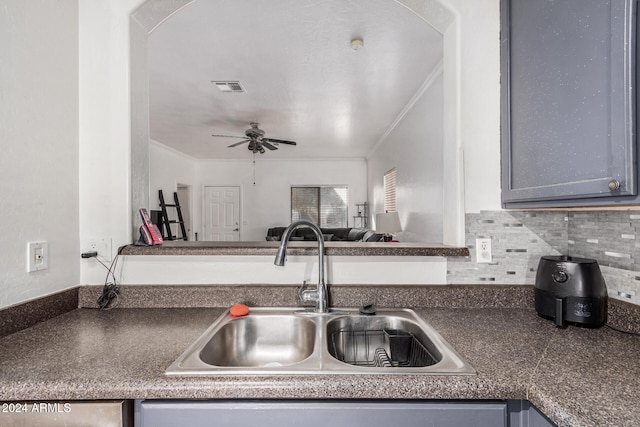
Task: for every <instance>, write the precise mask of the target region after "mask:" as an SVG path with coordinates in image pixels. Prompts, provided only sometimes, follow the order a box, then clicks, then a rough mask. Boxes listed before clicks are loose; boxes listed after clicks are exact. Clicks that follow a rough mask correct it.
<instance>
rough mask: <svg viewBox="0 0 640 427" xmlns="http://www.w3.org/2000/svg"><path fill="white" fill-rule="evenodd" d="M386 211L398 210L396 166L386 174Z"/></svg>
mask: <svg viewBox="0 0 640 427" xmlns="http://www.w3.org/2000/svg"><path fill="white" fill-rule="evenodd" d="M378 182H380V181H378ZM384 211H385V212H396V168H393V169H391V170H390V171H388V172H387V173H385V174H384Z"/></svg>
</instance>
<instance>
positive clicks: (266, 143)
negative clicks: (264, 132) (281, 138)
mask: <svg viewBox="0 0 640 427" xmlns="http://www.w3.org/2000/svg"><path fill="white" fill-rule="evenodd" d="M260 145H262V146H263V147H267V148H268V149H269V150H271V151H273V150H277V149H278V147H274V146H273V145H271V144H269V143H268V142H266V141H265V140H264V139H263V140H262V144H260Z"/></svg>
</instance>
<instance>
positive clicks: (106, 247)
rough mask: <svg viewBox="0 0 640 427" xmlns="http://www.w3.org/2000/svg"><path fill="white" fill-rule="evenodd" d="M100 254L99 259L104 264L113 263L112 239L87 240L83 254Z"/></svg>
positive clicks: (96, 238) (95, 238)
mask: <svg viewBox="0 0 640 427" xmlns="http://www.w3.org/2000/svg"><path fill="white" fill-rule="evenodd" d="M93 251H95V252H98V258H99V259H100V261H103V262H110V261H111V239H110V238H108V237H94V238H90V239H87V240H86V242H85V244H84V245H83V249H82V252H93Z"/></svg>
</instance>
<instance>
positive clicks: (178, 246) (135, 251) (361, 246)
mask: <svg viewBox="0 0 640 427" xmlns="http://www.w3.org/2000/svg"><path fill="white" fill-rule="evenodd" d="M279 245H280V242H275V241H274V242H186V241H182V240H180V241H165V242H164V243H163V244H162V245H156V246H137V245H126V246H123V247H122V248H120V254H121V255H248V256H252V255H272V256H275V254H276V251H277V249H278V246H279ZM287 253H288V254H289V255H317V254H318V245H317V243H316V242H311V241H310V242H289V245H288V250H287ZM325 255H327V256H433V257H466V256H469V249H467V248H465V247H456V246H447V245H442V244H438V243H413V242H371V243H366V242H325Z"/></svg>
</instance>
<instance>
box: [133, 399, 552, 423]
mask: <svg viewBox="0 0 640 427" xmlns="http://www.w3.org/2000/svg"><path fill="white" fill-rule="evenodd" d="M135 425H136V427H151V426H153V427H164V426H178V425H189V426H191V427H200V426H207V427H215V426H230V425H261V426H277V427H288V426H305V427H324V426H332V427H342V426H344V427H346V426H349V427H359V426H362V427H383V426H384V427H387V426H394V425H401V426H403V427H427V426H438V427H448V426H451V427H454V426H455V427H459V426H476V427H499V426H504V427H507V426H509V427H549V426H553V424H552V423H551V422H549V421H548V420H547V419H546V418H545V417H544V416H543V415H541V414H540V413H539V412H537V411H536V410H535V408H534V407H533V406H531V404H530V403H529V402H527V401H520V400H513V401H511V400H510V401H476V400H469V401H446V400H444V401H371V400H368V401H357V400H342V401H332V400H319V401H317V400H306V401H305V400H289V401H282V400H280V401H276V400H274V401H265V400H260V401H233V400H220V401H204V400H175V401H173V400H143V401H136V402H135Z"/></svg>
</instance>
